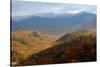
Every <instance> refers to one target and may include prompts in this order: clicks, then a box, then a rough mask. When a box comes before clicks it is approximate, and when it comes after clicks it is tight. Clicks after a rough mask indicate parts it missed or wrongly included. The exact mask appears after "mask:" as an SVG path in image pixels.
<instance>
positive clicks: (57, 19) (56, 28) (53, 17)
mask: <svg viewBox="0 0 100 67" xmlns="http://www.w3.org/2000/svg"><path fill="white" fill-rule="evenodd" d="M19 18H22V17H19ZM91 28H94V29H95V28H96V14H93V13H89V12H85V11H82V12H80V13H76V14H53V13H51V14H43V15H38V16H30V17H27V18H25V19H20V20H15V19H12V31H23V30H25V31H27V30H39V31H41V32H45V33H48V34H56V35H57V34H58V35H59V34H60V35H61V34H63V33H66V32H72V31H76V30H81V29H82V30H84V29H88V30H89V29H91Z"/></svg>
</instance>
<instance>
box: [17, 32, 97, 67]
mask: <svg viewBox="0 0 100 67" xmlns="http://www.w3.org/2000/svg"><path fill="white" fill-rule="evenodd" d="M74 33H76V32H72V33H68V35H70V37H71V38H70V40H65V37H64V36H65V35H67V34H65V35H64V36H62V37H60V38H59V39H58V40H57V41H55V42H58V41H62V39H63V38H64V40H65V41H64V42H61V43H54V44H55V45H54V46H52V47H49V48H47V49H45V50H42V51H41V52H38V53H36V54H32V55H30V56H29V57H28V58H27V59H25V60H23V61H21V62H19V63H18V64H16V66H24V65H25V66H26V65H39V64H40V65H41V64H56V63H72V62H89V61H96V32H93V31H92V32H91V31H86V32H84V33H79V32H77V34H74ZM76 35H78V36H76Z"/></svg>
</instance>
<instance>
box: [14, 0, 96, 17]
mask: <svg viewBox="0 0 100 67" xmlns="http://www.w3.org/2000/svg"><path fill="white" fill-rule="evenodd" d="M81 11H87V12H91V13H96V6H94V5H75V4H60V3H43V2H33V1H32V2H30V1H18V0H13V1H12V17H19V16H23V17H27V16H31V15H41V14H50V13H53V14H65V13H68V14H69V13H71V14H75V13H79V12H81Z"/></svg>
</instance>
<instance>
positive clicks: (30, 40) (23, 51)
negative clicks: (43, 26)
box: [11, 31, 56, 64]
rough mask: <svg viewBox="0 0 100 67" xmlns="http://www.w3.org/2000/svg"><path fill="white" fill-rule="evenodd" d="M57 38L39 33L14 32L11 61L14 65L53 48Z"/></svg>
mask: <svg viewBox="0 0 100 67" xmlns="http://www.w3.org/2000/svg"><path fill="white" fill-rule="evenodd" d="M55 39H56V38H55V37H54V36H51V35H47V34H43V33H40V32H37V31H19V32H12V36H11V56H12V57H11V61H12V64H16V63H18V62H19V61H20V60H24V59H25V58H27V57H28V56H29V55H31V54H35V53H37V52H40V51H41V50H44V49H46V48H48V47H51V46H53V45H52V42H53V41H54V40H55Z"/></svg>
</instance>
